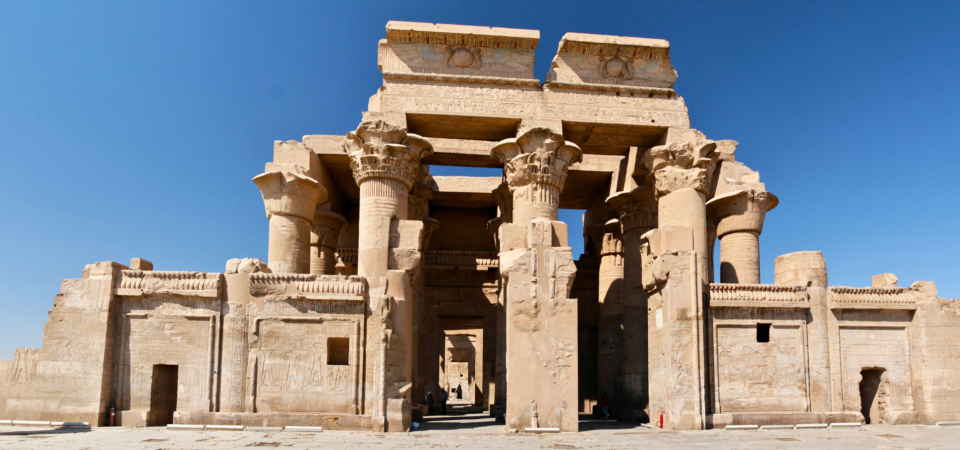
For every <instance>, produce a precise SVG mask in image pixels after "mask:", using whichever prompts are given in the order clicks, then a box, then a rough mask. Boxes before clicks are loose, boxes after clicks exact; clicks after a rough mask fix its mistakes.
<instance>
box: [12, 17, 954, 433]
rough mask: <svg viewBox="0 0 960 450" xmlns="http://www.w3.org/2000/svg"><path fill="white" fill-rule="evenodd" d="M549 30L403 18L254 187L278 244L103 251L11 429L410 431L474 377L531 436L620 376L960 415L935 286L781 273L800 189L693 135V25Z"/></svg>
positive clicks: (746, 398) (614, 396) (854, 411)
mask: <svg viewBox="0 0 960 450" xmlns="http://www.w3.org/2000/svg"><path fill="white" fill-rule="evenodd" d="M539 44H540V42H539V32H538V31H535V30H517V29H507V28H487V27H470V26H456V25H434V24H426V23H411V22H389V23H388V24H387V27H386V38H385V39H382V40H380V42H379V43H378V44H377V45H378V53H377V68H378V69H379V70H380V71H381V72H382V73H383V85H382V86H380V87H378V88H377V89H376V90H373V89H371V90H372V91H373V96H372V97H371V98H370V101H369V103H368V104H367V105H368V110H367V111H364V112H363V117H362V121H361V122H360V123H359V124H358V126H357V127H356V129H354V130H342V131H343V132H344V134H341V135H307V136H304V137H303V138H302V140H300V141H293V140H291V141H286V142H283V141H277V142H275V143H274V148H273V161H272V162H269V163H267V164H266V167H265V170H264V172H263V173H262V174H260V175H257V176H256V177H254V178H253V182H254V183H255V184H256V185H257V187H258V188H259V189H260V192H261V194H262V198H263V202H264V206H265V212H266V216H267V220H268V221H269V250H268V262H267V263H266V264H265V263H263V262H262V261H260V260H257V259H250V258H247V259H232V260H230V261H228V262H227V264H226V269H225V271H224V273H202V272H185V271H160V270H153V264H151V263H150V262H148V261H146V260H143V259H140V258H134V259H133V260H132V261H131V263H130V264H129V265H122V264H119V263H115V262H98V263H95V264H90V265H88V266H86V267H85V268H84V270H83V271H82V277H81V278H78V279H72V280H65V281H64V282H63V284H62V286H61V289H60V293H59V294H58V295H57V297H56V298H55V300H54V305H53V308H52V309H51V310H50V320H49V322H48V323H47V325H46V327H45V329H44V341H43V342H44V343H43V348H42V349H18V350H17V351H16V353H15V355H14V359H13V360H12V361H4V362H0V418H3V419H21V420H41V419H42V420H54V421H89V422H91V423H92V424H94V425H104V424H106V423H107V417H108V412H109V410H110V408H111V406H114V407H115V408H116V410H117V411H118V420H119V423H120V425H122V426H146V425H155V424H163V423H167V422H169V421H171V420H172V421H174V422H175V423H183V424H223V425H251V426H254V425H255V426H265V425H266V426H284V425H299V426H322V427H324V428H325V429H328V430H329V429H352V430H369V431H390V432H394V431H407V430H409V429H410V427H411V422H412V421H414V420H417V421H419V420H420V419H421V416H422V415H423V414H428V413H429V409H430V408H429V406H431V405H427V404H425V402H426V401H427V399H428V398H429V399H432V400H431V401H432V402H434V403H436V402H438V401H439V400H440V397H441V396H440V389H441V388H444V387H447V388H449V387H452V386H453V384H454V383H455V382H456V383H457V385H459V386H461V387H462V389H464V391H465V392H464V396H463V397H464V398H462V399H461V401H464V402H467V403H469V405H472V406H470V407H472V408H480V409H483V410H484V411H488V412H489V414H491V415H493V416H494V417H496V418H497V419H498V420H499V421H501V423H503V425H504V427H505V428H506V429H509V430H517V431H524V430H526V429H527V428H531V427H540V428H559V429H560V430H561V431H577V429H578V416H579V414H580V413H586V414H589V413H591V412H592V411H593V410H594V409H595V408H596V407H597V405H598V402H600V401H601V397H602V395H603V393H604V392H606V393H608V395H609V396H610V399H611V401H610V404H611V410H612V411H611V413H612V414H611V415H612V416H613V417H615V418H617V419H618V420H621V421H639V422H647V421H651V420H652V421H655V422H657V423H658V425H659V424H660V423H661V419H662V426H663V428H666V429H674V430H695V429H704V428H710V427H723V426H725V425H728V424H759V425H764V424H795V423H813V422H816V423H823V422H858V421H862V420H865V419H866V418H869V420H871V421H874V420H877V421H879V420H883V421H884V422H886V423H931V422H934V421H938V420H958V419H960V384H958V383H960V381H951V380H955V379H956V377H953V376H950V374H953V373H955V371H956V370H957V369H958V367H957V362H956V358H952V356H951V355H955V354H957V353H960V339H957V338H956V336H958V335H960V315H957V314H955V313H953V311H957V310H958V309H960V304H957V303H956V301H955V300H947V299H942V298H938V297H937V293H936V287H935V286H934V284H933V283H931V282H916V283H913V284H912V285H911V286H910V287H899V286H898V285H897V279H896V277H895V276H893V275H892V274H882V275H878V276H876V277H874V278H873V281H872V283H871V284H872V286H870V287H865V288H851V287H837V286H829V285H828V284H827V270H826V263H825V261H824V259H823V256H822V255H821V254H820V252H815V251H800V252H796V253H790V254H786V255H783V256H780V257H778V258H777V259H776V261H775V262H774V267H773V271H774V281H775V283H774V284H761V283H760V281H761V278H760V257H759V255H760V252H759V242H760V241H759V237H760V234H761V233H762V231H763V224H764V218H765V215H766V214H767V212H768V211H770V210H771V209H773V208H774V207H776V206H777V204H778V199H777V197H776V196H774V195H773V194H771V193H770V192H768V191H767V186H766V185H765V184H764V183H763V182H762V181H761V179H760V175H759V174H758V173H757V172H755V171H753V170H751V169H750V168H749V167H747V166H746V165H744V164H743V163H742V162H740V161H738V160H737V157H736V149H737V146H738V143H737V142H736V141H733V140H714V139H712V137H707V136H705V135H704V134H703V133H701V132H699V131H697V130H695V129H693V128H691V124H690V118H689V116H688V113H687V107H686V104H685V103H684V100H683V98H682V97H680V96H679V95H678V93H677V92H676V91H675V90H674V82H675V81H676V77H677V73H676V71H675V70H674V68H673V66H672V65H671V62H670V45H669V43H668V42H666V41H663V40H659V39H642V38H630V37H617V36H605V35H591V34H578V33H568V34H566V35H565V36H564V37H563V39H562V40H561V41H560V44H559V48H558V50H557V53H556V55H555V56H554V57H553V62H552V64H551V69H550V72H549V73H547V74H546V77H545V79H544V80H543V81H541V80H539V79H537V78H536V77H535V75H534V70H533V69H534V53H535V50H536V49H537V47H538V46H539ZM370 45H371V46H372V45H374V43H373V41H372V40H371V42H370ZM731 57H736V55H731ZM370 64H371V66H370V67H371V70H372V68H373V61H371V63H370ZM717 88H718V89H719V88H723V87H722V86H718V87H717ZM712 113H717V114H719V113H722V112H720V111H713V112H712ZM762 150H763V151H777V149H762ZM431 166H434V167H435V166H469V167H493V168H500V169H502V175H501V176H494V177H450V176H439V175H438V176H433V175H431V172H430V167H431ZM241 175H242V176H246V175H243V174H241ZM810 205H811V206H812V205H814V203H812V202H811V203H810ZM792 207H798V206H796V205H793V206H792ZM561 208H568V209H578V210H584V211H586V212H585V214H584V215H583V222H582V224H580V223H564V222H561V221H559V220H558V210H559V209H561ZM811 213H812V214H815V213H816V211H815V210H813V209H811ZM251 220H253V219H251ZM570 233H582V234H583V236H584V240H585V252H584V253H583V254H581V255H577V254H573V252H572V250H571V248H570V246H569V245H568V237H569V235H570ZM718 240H719V244H718V243H717V241H718ZM715 272H719V279H714V273H715ZM877 368H883V369H882V370H883V373H882V374H881V375H877V374H876V373H873V372H870V371H869V370H879V369H877ZM868 369H869V370H868ZM865 370H867V371H865ZM461 375H462V376H461ZM460 380H464V381H460ZM871 380H881V381H879V382H877V383H874V382H873V381H871ZM871 383H873V384H871ZM874 390H876V392H877V394H876V395H875V396H874V399H879V400H876V402H874V401H873V400H871V402H870V404H869V408H867V406H868V405H867V403H866V399H868V398H869V397H870V394H871V393H872V392H873V391H874ZM428 392H429V393H430V394H431V395H430V396H428V395H427V393H428ZM454 397H455V396H454ZM874 403H876V405H877V406H876V408H877V410H878V412H877V413H876V414H875V413H874ZM432 406H434V408H433V409H434V410H437V409H438V408H437V406H438V405H436V404H434V405H432ZM174 410H175V411H174Z"/></svg>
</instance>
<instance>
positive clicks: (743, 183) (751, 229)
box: [707, 141, 779, 284]
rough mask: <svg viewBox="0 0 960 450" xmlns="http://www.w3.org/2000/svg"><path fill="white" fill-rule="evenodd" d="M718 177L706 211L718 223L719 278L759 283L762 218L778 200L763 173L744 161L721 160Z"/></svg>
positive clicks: (745, 282) (721, 279)
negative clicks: (765, 182) (751, 168)
mask: <svg viewBox="0 0 960 450" xmlns="http://www.w3.org/2000/svg"><path fill="white" fill-rule="evenodd" d="M723 142H732V141H723ZM726 147H728V148H729V147H730V145H726ZM733 147H734V148H735V145H734V146H733ZM721 153H722V152H721ZM725 157H726V156H725ZM717 178H718V182H717V184H718V186H716V188H715V192H714V196H713V198H711V199H710V201H709V202H707V215H709V216H710V218H711V219H713V221H714V222H715V223H716V224H717V230H716V235H717V237H719V238H720V282H721V283H739V284H760V233H762V232H763V219H764V218H765V217H766V214H767V211H769V210H771V209H773V208H775V207H776V206H777V203H778V202H779V201H778V200H777V197H776V196H775V195H773V194H771V193H769V192H767V191H766V188H765V186H764V184H763V183H761V182H760V174H759V173H758V172H754V171H752V170H750V169H749V168H748V167H746V166H744V165H743V164H742V163H739V162H736V161H733V160H729V159H728V160H724V161H722V162H721V165H720V173H719V176H718V177H717ZM711 242H712V241H711Z"/></svg>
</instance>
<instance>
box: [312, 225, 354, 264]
mask: <svg viewBox="0 0 960 450" xmlns="http://www.w3.org/2000/svg"><path fill="white" fill-rule="evenodd" d="M346 227H347V219H344V218H343V216H341V215H340V214H337V213H335V212H333V211H327V210H321V209H318V210H317V211H316V213H315V214H314V216H313V228H312V230H311V234H310V273H312V274H314V275H333V274H336V273H337V242H338V241H339V239H340V231H342V230H343V229H344V228H346Z"/></svg>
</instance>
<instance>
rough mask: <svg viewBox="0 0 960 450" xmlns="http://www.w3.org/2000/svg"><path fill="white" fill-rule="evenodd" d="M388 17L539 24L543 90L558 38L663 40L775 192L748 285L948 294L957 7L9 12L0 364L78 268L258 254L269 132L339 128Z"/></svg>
mask: <svg viewBox="0 0 960 450" xmlns="http://www.w3.org/2000/svg"><path fill="white" fill-rule="evenodd" d="M388 20H406V21H420V22H434V23H436V22H441V23H454V24H467V25H484V26H499V27H513V28H530V29H538V30H540V36H541V41H540V45H539V47H538V48H537V66H536V74H537V76H538V77H539V78H541V79H542V78H543V77H544V75H545V74H546V72H547V71H548V70H549V65H550V60H551V59H552V57H553V55H554V54H555V52H556V48H557V44H558V42H559V40H560V37H561V36H562V35H563V33H565V32H583V33H601V34H614V35H623V36H640V37H651V38H662V39H667V40H669V41H670V42H671V46H672V48H671V60H672V62H673V65H674V66H675V67H676V69H677V71H678V72H679V79H678V81H677V84H676V89H677V91H678V92H679V93H680V95H682V96H683V97H684V98H685V100H686V102H687V106H688V107H689V109H690V117H691V120H692V125H693V127H695V128H697V129H699V130H702V131H704V132H705V133H706V134H707V136H708V137H711V138H713V139H735V140H737V141H739V142H740V147H739V148H738V150H737V159H738V160H740V161H744V162H745V163H746V164H747V165H748V166H750V167H751V168H753V169H755V170H758V171H760V173H761V177H762V180H763V181H764V182H766V184H767V188H768V190H770V191H771V192H774V193H775V194H777V195H778V196H779V197H780V201H781V203H780V206H779V207H778V208H777V209H776V210H774V211H773V212H771V213H770V214H769V215H768V217H767V222H766V226H765V229H764V230H765V231H764V233H763V235H762V237H761V259H762V261H761V264H762V269H761V272H762V278H763V281H764V282H766V283H772V282H773V259H774V258H775V257H776V256H778V255H781V254H783V253H788V252H793V251H799V250H821V251H823V253H824V256H825V257H826V260H827V267H828V270H829V278H830V284H831V285H853V286H865V285H869V283H870V276H871V275H875V274H877V273H881V272H893V273H895V274H896V275H897V276H899V277H900V280H901V285H909V284H910V283H912V282H913V281H915V280H933V281H935V282H936V283H937V286H938V288H939V291H940V295H941V296H944V297H953V298H956V297H960V260H958V256H960V239H958V237H957V234H956V231H955V229H956V227H957V224H958V223H960V220H958V219H960V212H958V204H960V202H958V201H957V199H956V195H958V193H960V192H958V191H960V190H958V187H960V183H958V182H957V181H956V180H955V179H956V173H957V170H958V167H960V152H958V149H960V88H958V83H957V81H958V79H960V76H958V74H960V26H958V24H960V3H957V2H881V1H873V2H863V3H845V2H780V1H778V2H766V1H763V2H703V3H700V2H663V1H657V2H647V1H630V2H625V3H624V4H623V5H620V6H617V5H615V4H614V3H613V2H602V3H597V2H582V1H581V2H570V3H566V4H565V3H564V2H560V1H549V2H531V1H528V2H515V1H510V2H501V1H484V2H450V1H444V2H401V1H390V2H382V3H371V2H361V1H354V2H349V3H346V2H344V4H333V3H322V2H238V1H224V2H214V1H202V2H195V1H183V2H176V1H163V2H159V1H158V2H150V1H138V2H107V1H98V2H48V1H19V2H15V1H4V2H0V152H2V155H3V164H2V165H0V192H3V193H4V197H3V200H2V202H3V206H2V207H3V211H4V214H3V217H4V219H5V220H0V307H2V308H3V311H4V315H3V317H2V326H0V358H2V359H10V358H12V356H13V348H14V347H39V346H40V345H41V336H42V327H43V324H44V322H45V321H46V317H47V316H46V311H47V310H48V309H50V308H51V307H52V304H53V297H54V295H55V294H56V293H57V292H58V290H59V283H60V280H61V279H64V278H76V277H79V276H80V273H81V271H82V269H83V266H84V264H89V263H93V262H95V261H105V260H113V261H118V262H121V263H124V264H125V263H127V262H128V261H129V260H130V258H131V257H143V258H146V259H149V260H151V261H153V262H154V263H155V265H156V268H157V269H158V270H196V271H209V272H218V271H223V268H224V263H225V261H226V260H227V259H230V258H237V257H259V258H262V259H264V260H265V259H266V253H267V220H266V218H265V216H264V210H263V204H262V201H261V199H260V195H259V192H258V191H257V188H256V186H254V184H253V183H252V182H251V181H250V179H251V178H252V177H253V176H254V175H256V174H258V173H260V172H261V171H262V169H263V164H264V163H265V162H267V161H269V160H270V159H271V156H272V143H273V141H274V140H276V139H281V140H287V139H300V138H301V137H302V136H303V135H305V134H343V133H345V132H347V131H349V130H352V129H354V128H355V127H356V125H357V124H358V123H359V121H360V113H361V111H363V110H364V109H366V107H367V100H368V99H369V97H370V95H372V94H373V93H374V92H375V91H376V89H377V87H378V86H380V84H381V77H380V73H379V72H378V71H377V67H376V54H377V53H376V46H377V40H379V39H381V38H383V37H384V34H385V33H384V25H385V24H386V22H387V21H388ZM434 169H435V170H434V173H437V174H453V173H454V172H455V171H454V170H450V169H441V168H434ZM579 214H580V212H578V211H565V212H564V217H563V219H564V220H566V221H568V223H571V224H577V223H579V220H580V217H579ZM576 229H577V228H576V226H572V227H571V231H573V232H572V233H571V236H570V237H571V241H572V242H573V244H574V245H576V246H580V248H582V239H581V237H580V236H579V233H577V232H576V231H575V230H576Z"/></svg>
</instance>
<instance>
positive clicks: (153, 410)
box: [147, 364, 179, 426]
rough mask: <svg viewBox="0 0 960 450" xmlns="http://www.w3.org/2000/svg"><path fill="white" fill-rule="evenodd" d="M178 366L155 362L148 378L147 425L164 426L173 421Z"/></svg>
mask: <svg viewBox="0 0 960 450" xmlns="http://www.w3.org/2000/svg"><path fill="white" fill-rule="evenodd" d="M178 372H179V366H174V365H168V364H156V365H154V366H153V376H152V377H151V379H150V411H149V412H148V413H147V426H166V425H168V424H171V423H173V412H174V411H176V410H177V386H178V383H177V377H178Z"/></svg>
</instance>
